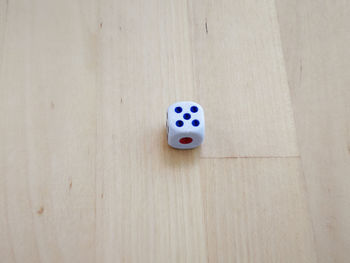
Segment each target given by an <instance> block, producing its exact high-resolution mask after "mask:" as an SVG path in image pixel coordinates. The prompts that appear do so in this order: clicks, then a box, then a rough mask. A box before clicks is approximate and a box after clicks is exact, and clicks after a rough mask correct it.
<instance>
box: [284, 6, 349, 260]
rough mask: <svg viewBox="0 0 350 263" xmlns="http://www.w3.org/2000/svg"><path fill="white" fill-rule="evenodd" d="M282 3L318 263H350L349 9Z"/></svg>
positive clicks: (287, 51) (298, 134)
mask: <svg viewBox="0 0 350 263" xmlns="http://www.w3.org/2000/svg"><path fill="white" fill-rule="evenodd" d="M277 3H278V5H277V7H278V10H279V21H280V27H281V36H282V43H283V49H284V53H285V60H286V68H287V72H288V79H289V85H290V89H291V94H292V102H293V108H294V112H295V119H296V128H297V129H296V130H297V136H298V145H299V149H300V153H301V159H302V164H303V171H304V174H305V178H306V183H307V189H308V195H307V196H308V201H309V205H310V210H311V213H312V221H313V228H314V230H315V242H316V247H317V254H318V262H324V263H326V262H327V263H329V262H344V263H345V262H349V257H350V250H349V247H350V238H349V237H350V224H349V222H350V202H349V200H350V194H349V189H350V177H349V175H350V158H349V156H350V151H349V149H350V148H349V142H350V132H349V131H350V118H349V116H350V103H349V101H350V89H349V84H350V75H349V68H350V51H349V46H350V38H349V31H350V29H349V17H350V5H349V3H348V2H347V1H323V2H322V3H320V2H318V1H314V0H308V1H294V2H291V1H284V0H278V1H277Z"/></svg>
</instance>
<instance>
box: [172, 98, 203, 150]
mask: <svg viewBox="0 0 350 263" xmlns="http://www.w3.org/2000/svg"><path fill="white" fill-rule="evenodd" d="M166 126H167V134H168V144H169V145H170V146H171V147H173V148H176V149H192V148H195V147H197V146H199V145H201V143H202V142H203V140H204V131H205V121H204V111H203V108H202V107H201V106H200V105H199V104H198V103H195V102H192V101H180V102H176V103H174V104H172V105H170V106H169V108H168V112H167V122H166Z"/></svg>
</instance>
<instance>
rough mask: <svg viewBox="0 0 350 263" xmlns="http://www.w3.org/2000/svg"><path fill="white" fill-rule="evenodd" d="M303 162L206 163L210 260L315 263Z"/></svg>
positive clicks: (204, 189)
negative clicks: (301, 166) (302, 167)
mask: <svg viewBox="0 0 350 263" xmlns="http://www.w3.org/2000/svg"><path fill="white" fill-rule="evenodd" d="M299 166H300V162H299V159H298V158H255V159H250V158H247V159H246V158H243V159H216V160H203V161H202V162H201V174H202V176H201V185H202V195H203V201H204V207H205V210H204V211H205V219H206V231H207V242H208V244H207V246H208V262H316V254H315V251H314V244H313V233H312V230H311V227H310V226H311V224H310V220H307V219H308V218H309V217H308V215H309V214H308V209H307V205H306V203H305V192H304V188H303V184H304V179H303V177H302V173H301V171H300V167H299Z"/></svg>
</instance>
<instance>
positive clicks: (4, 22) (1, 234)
mask: <svg viewBox="0 0 350 263" xmlns="http://www.w3.org/2000/svg"><path fill="white" fill-rule="evenodd" d="M1 9H2V10H1V14H5V16H3V17H2V18H1V20H0V21H1V24H0V30H1V34H0V36H1V42H0V45H1V46H0V47H1V54H0V59H1V60H0V62H1V63H0V66H1V68H0V95H1V96H0V109H1V110H0V145H1V148H0V173H1V176H0V256H1V258H2V262H6V263H7V262H316V254H315V249H314V237H313V235H314V233H313V229H312V226H311V223H310V222H311V220H310V214H309V208H308V203H307V199H306V197H307V193H306V187H305V178H304V176H303V171H302V170H301V165H300V159H299V152H298V149H297V143H296V142H297V141H296V137H295V127H294V120H293V114H292V110H291V100H290V95H289V91H288V85H287V81H286V74H285V66H284V61H283V56H282V47H281V43H280V33H279V29H278V20H277V15H276V9H275V3H274V1H273V0H265V1H261V2H259V3H257V2H256V1H254V0H245V1H243V0H239V1H235V2H230V1H225V0H222V1H218V2H215V3H214V2H210V1H205V2H199V1H193V2H192V1H191V2H188V1H185V0H180V1H160V0H151V1H147V2H145V1H139V0H136V1H110V0H102V1H95V0H89V1H84V2H83V1H68V0H63V1H43V0H34V1H31V2H30V3H28V2H25V1H17V0H16V1H15V0H14V1H9V2H1ZM183 99H191V100H194V101H198V102H200V103H201V104H202V105H203V106H204V108H205V110H206V114H207V115H206V116H207V120H208V121H207V125H208V126H207V140H206V141H205V144H204V145H203V146H202V147H200V148H198V149H195V150H190V151H178V150H174V149H171V148H169V147H168V145H167V144H166V140H165V136H166V135H165V113H166V108H167V106H168V105H170V104H171V103H173V102H175V101H178V100H183Z"/></svg>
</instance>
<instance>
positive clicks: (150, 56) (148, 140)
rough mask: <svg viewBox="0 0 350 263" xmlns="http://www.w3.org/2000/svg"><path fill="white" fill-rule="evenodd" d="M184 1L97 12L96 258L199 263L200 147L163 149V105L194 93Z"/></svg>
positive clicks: (105, 6)
mask: <svg viewBox="0 0 350 263" xmlns="http://www.w3.org/2000/svg"><path fill="white" fill-rule="evenodd" d="M186 12H187V8H186V2H185V1H176V2H170V1H148V2H147V3H146V2H142V1H136V2H132V1H126V2H125V1H124V2H112V1H104V2H103V3H102V6H101V19H102V20H101V21H100V23H101V24H102V26H101V29H100V38H101V42H100V45H101V48H100V50H99V53H100V60H99V65H100V68H101V71H100V72H99V86H100V87H101V90H100V91H99V94H98V99H99V104H98V105H99V106H98V109H99V112H98V126H97V131H98V134H97V137H98V158H97V174H98V177H97V178H96V182H97V189H98V197H99V198H98V200H97V244H98V247H97V261H98V262H205V261H206V255H207V253H206V242H205V240H206V238H205V226H204V221H203V211H202V198H201V192H200V181H199V177H200V170H199V155H198V151H177V150H174V149H171V148H169V147H168V145H167V142H166V133H165V120H166V119H165V114H166V108H167V106H168V105H170V104H171V103H172V102H174V101H177V100H181V99H185V98H186V97H185V94H186V96H188V98H192V97H193V96H194V88H193V84H192V78H193V75H192V64H191V49H190V42H189V34H188V30H189V28H188V24H187V15H186Z"/></svg>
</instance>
